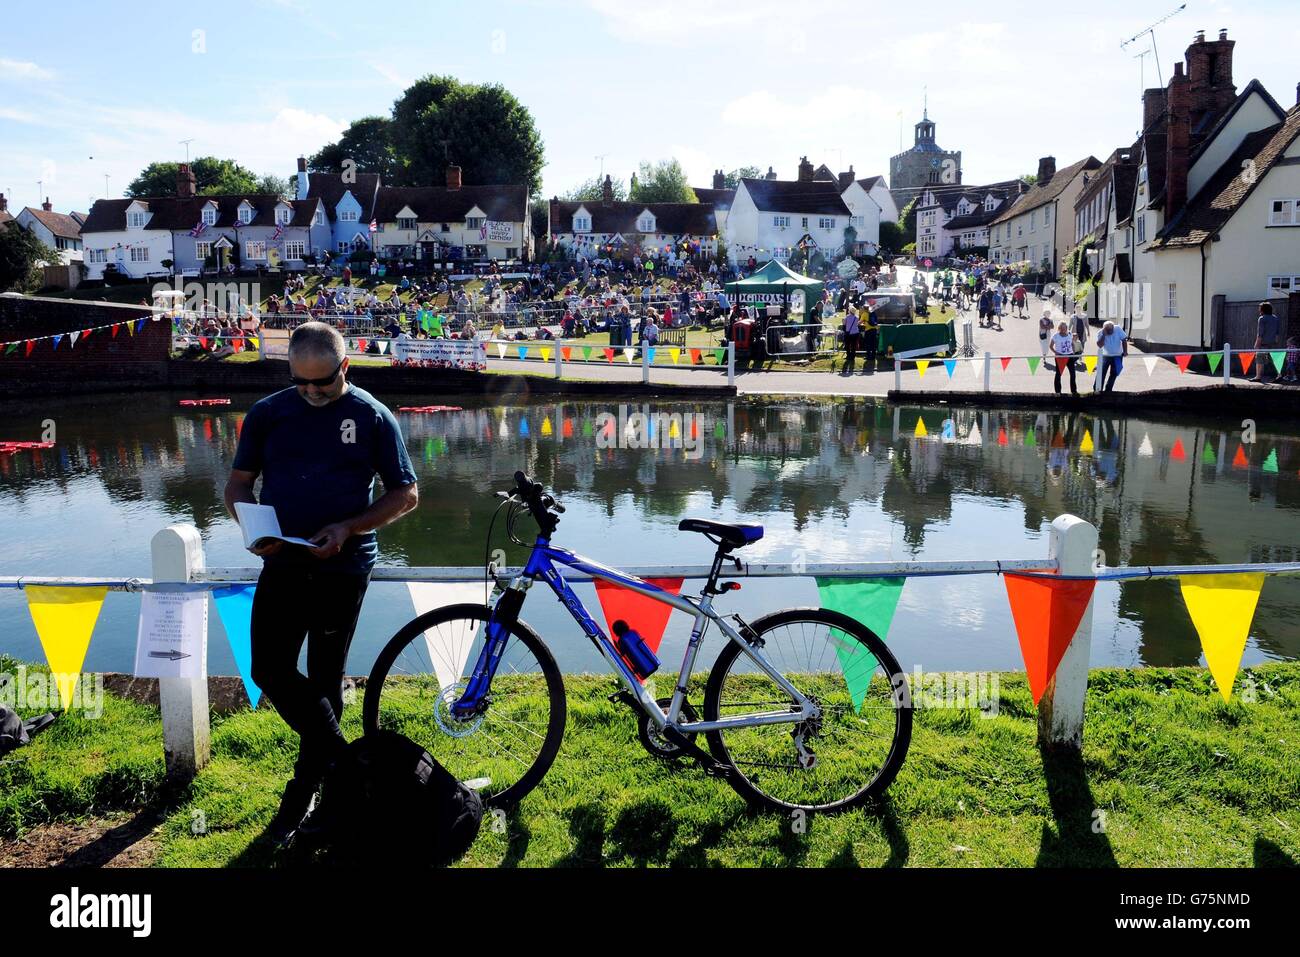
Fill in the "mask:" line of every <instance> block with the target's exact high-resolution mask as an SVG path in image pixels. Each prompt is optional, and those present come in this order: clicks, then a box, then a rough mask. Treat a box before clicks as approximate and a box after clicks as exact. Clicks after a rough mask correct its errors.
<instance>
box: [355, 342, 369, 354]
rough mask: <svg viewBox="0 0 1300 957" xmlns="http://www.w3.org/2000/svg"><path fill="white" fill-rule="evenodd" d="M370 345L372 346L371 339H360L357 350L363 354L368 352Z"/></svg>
mask: <svg viewBox="0 0 1300 957" xmlns="http://www.w3.org/2000/svg"><path fill="white" fill-rule="evenodd" d="M369 344H370V340H369V339H358V340H357V349H358V350H359V351H361V352H365V351H366V346H368V345H369Z"/></svg>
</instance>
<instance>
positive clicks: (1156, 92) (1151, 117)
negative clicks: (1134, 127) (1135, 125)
mask: <svg viewBox="0 0 1300 957" xmlns="http://www.w3.org/2000/svg"><path fill="white" fill-rule="evenodd" d="M1164 115H1165V89H1164V87H1162V86H1157V87H1155V88H1153V89H1150V90H1143V91H1142V131H1143V132H1144V133H1145V132H1148V131H1150V132H1155V129H1154V128H1155V126H1156V124H1157V123H1159V122H1160V120H1161V119H1162V118H1163V117H1164Z"/></svg>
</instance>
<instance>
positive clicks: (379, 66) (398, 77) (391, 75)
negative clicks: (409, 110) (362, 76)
mask: <svg viewBox="0 0 1300 957" xmlns="http://www.w3.org/2000/svg"><path fill="white" fill-rule="evenodd" d="M368 66H369V67H370V69H372V70H374V71H375V72H376V73H378V74H379V75H380V76H382V77H383V78H384V79H385V80H387V81H388V82H389V83H391V84H393V86H395V87H398V88H400V89H403V90H405V89H406V88H407V87H408V86H410V85H411V81H410V80H408V79H406V78H405V77H404V76H402V74H400V73H398V72H397V71H396V70H394V69H393V68H392V67H390V66H389V65H388V64H386V63H374V62H371V63H369V64H368Z"/></svg>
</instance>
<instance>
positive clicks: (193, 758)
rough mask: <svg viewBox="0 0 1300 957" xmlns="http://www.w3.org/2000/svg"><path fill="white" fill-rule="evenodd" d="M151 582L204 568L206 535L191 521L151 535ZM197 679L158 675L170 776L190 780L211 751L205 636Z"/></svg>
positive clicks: (186, 576)
mask: <svg viewBox="0 0 1300 957" xmlns="http://www.w3.org/2000/svg"><path fill="white" fill-rule="evenodd" d="M151 549H152V552H153V580H154V581H155V582H189V581H193V580H194V576H195V574H196V573H198V572H201V571H203V570H204V563H203V539H201V538H200V537H199V531H198V529H196V528H195V527H194V526H193V525H169V526H168V527H167V528H164V529H163V530H162V531H160V532H158V533H157V534H156V535H154V537H153V541H152V543H151ZM200 673H201V675H202V677H199V678H159V679H158V703H159V706H160V707H161V709H162V726H163V757H164V760H165V761H166V765H167V773H168V775H170V776H174V777H177V778H180V779H182V780H189V779H190V778H193V777H194V775H195V774H197V773H198V771H199V769H200V768H202V767H203V766H204V765H205V764H207V763H208V758H209V757H210V756H211V753H212V741H211V732H210V729H209V726H208V679H207V673H208V637H207V635H206V634H205V635H204V636H203V660H202V661H201V663H200Z"/></svg>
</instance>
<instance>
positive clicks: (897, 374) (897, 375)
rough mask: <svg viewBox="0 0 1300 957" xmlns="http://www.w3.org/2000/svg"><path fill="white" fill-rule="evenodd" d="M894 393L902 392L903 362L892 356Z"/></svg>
mask: <svg viewBox="0 0 1300 957" xmlns="http://www.w3.org/2000/svg"><path fill="white" fill-rule="evenodd" d="M894 391H895V392H902V391H903V360H902V359H900V358H898V356H894Z"/></svg>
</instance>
